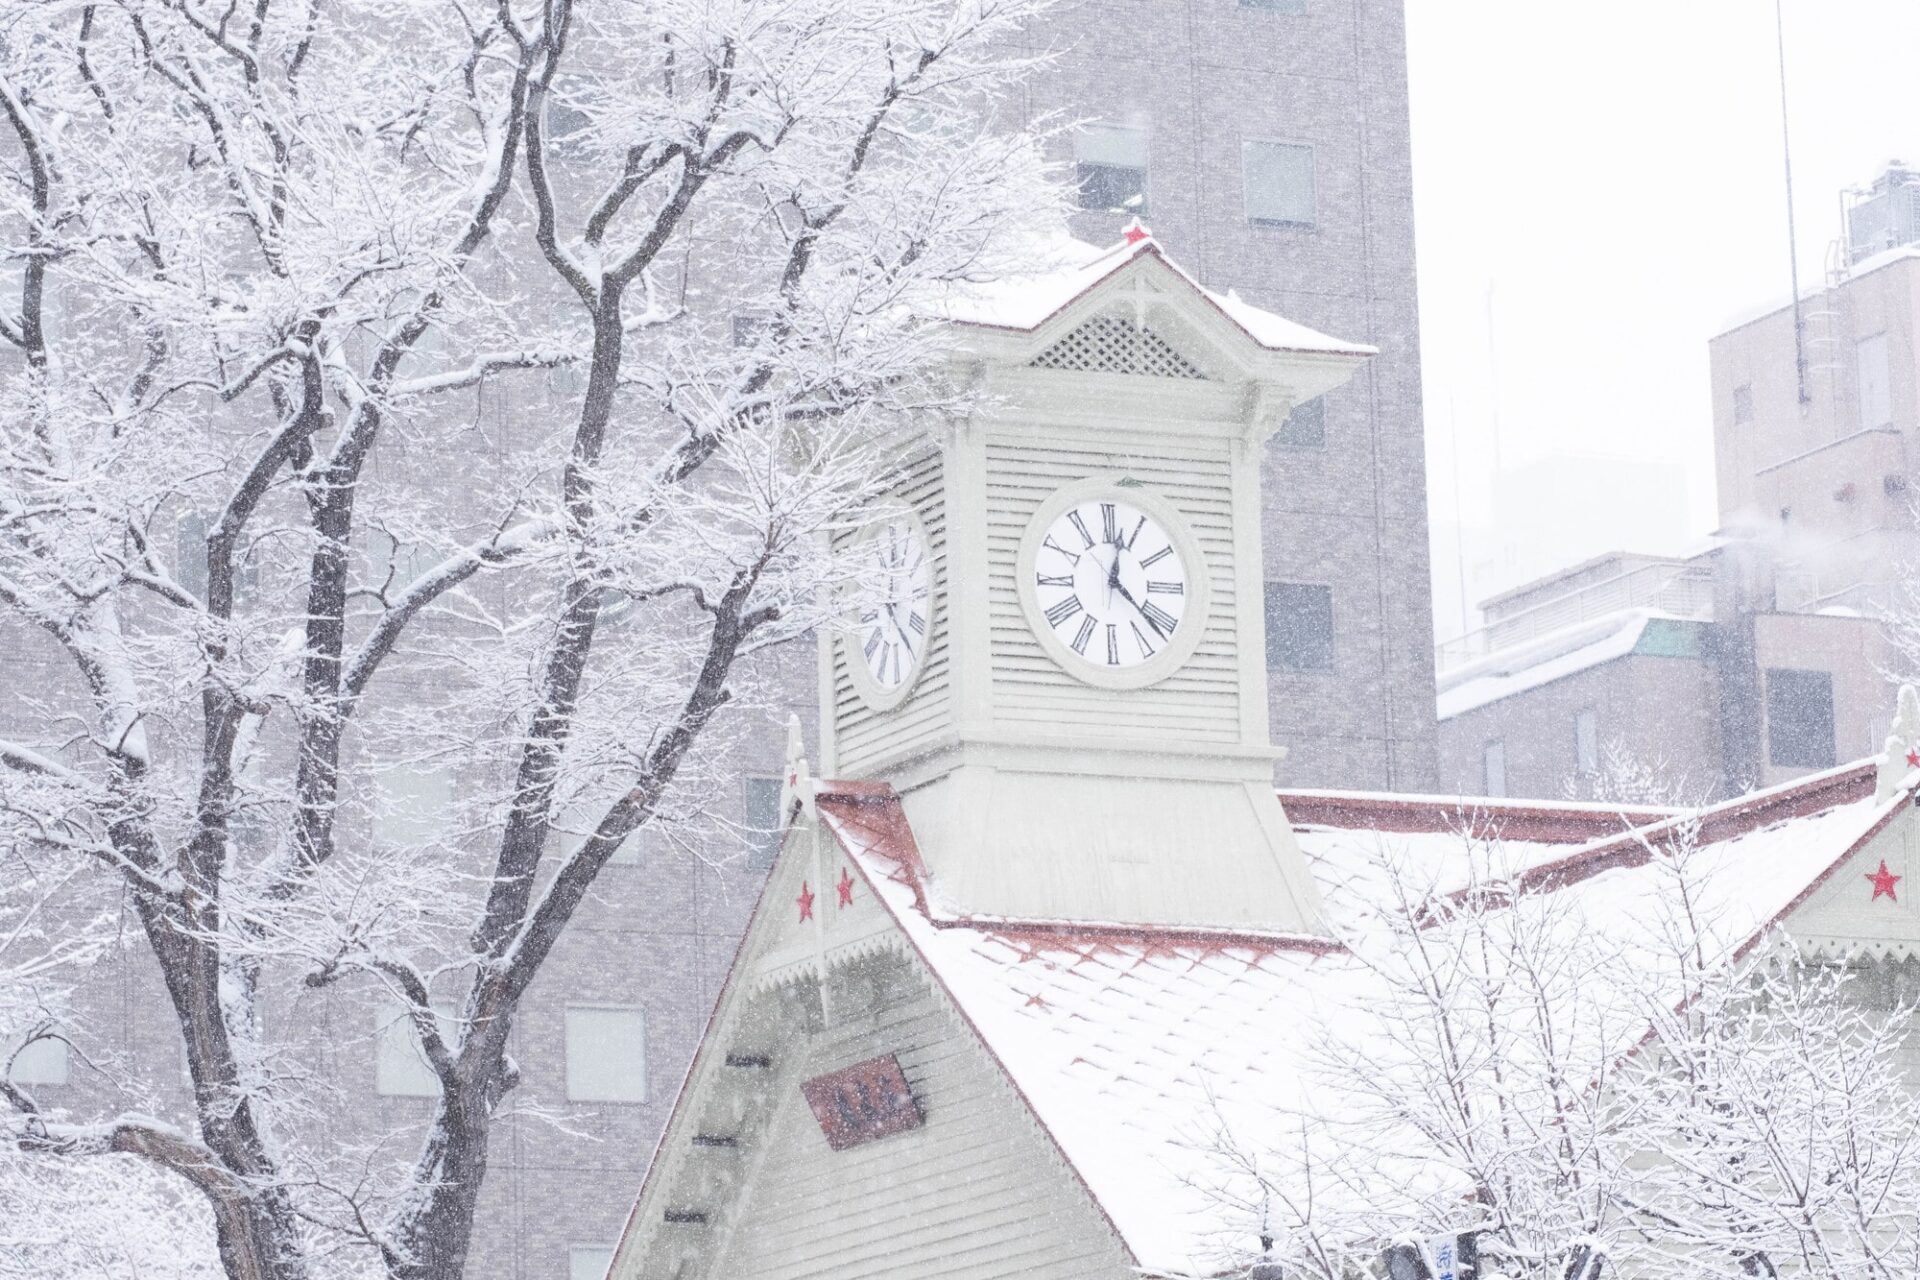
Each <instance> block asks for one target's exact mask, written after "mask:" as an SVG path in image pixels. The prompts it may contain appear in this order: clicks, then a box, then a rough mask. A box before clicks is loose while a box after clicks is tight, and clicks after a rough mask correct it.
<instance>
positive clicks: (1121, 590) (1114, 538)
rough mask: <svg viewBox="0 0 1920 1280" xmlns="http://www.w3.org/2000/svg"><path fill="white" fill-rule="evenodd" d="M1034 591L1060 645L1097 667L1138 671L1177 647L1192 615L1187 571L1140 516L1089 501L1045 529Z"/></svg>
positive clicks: (1115, 504) (1163, 534) (1114, 504)
mask: <svg viewBox="0 0 1920 1280" xmlns="http://www.w3.org/2000/svg"><path fill="white" fill-rule="evenodd" d="M1028 589H1029V590H1031V591H1032V592H1033V593H1034V596H1033V599H1034V603H1035V604H1037V605H1038V606H1039V613H1040V615H1041V617H1042V618H1044V619H1045V624H1046V626H1048V627H1049V628H1051V629H1052V631H1053V634H1054V635H1055V636H1056V637H1057V638H1058V639H1059V640H1060V642H1061V643H1062V644H1064V645H1066V646H1067V648H1069V649H1071V650H1072V651H1073V652H1074V653H1076V654H1078V655H1079V656H1080V657H1081V658H1082V659H1084V660H1085V661H1087V662H1089V663H1092V664H1093V665H1094V666H1096V667H1105V668H1109V669H1114V670H1118V669H1122V668H1126V667H1136V666H1139V665H1140V664H1141V663H1143V662H1146V661H1147V660H1149V659H1150V658H1153V657H1154V656H1155V655H1157V654H1159V653H1160V652H1161V651H1162V650H1164V649H1166V648H1167V646H1168V645H1169V644H1171V643H1172V642H1173V638H1174V635H1175V633H1176V632H1178V631H1179V629H1180V623H1181V619H1182V618H1184V617H1185V616H1186V612H1187V599H1188V589H1187V566H1186V562H1185V561H1184V560H1183V559H1182V558H1181V555H1180V550H1179V548H1178V547H1176V546H1175V545H1174V543H1173V539H1172V537H1170V536H1169V535H1168V533H1167V531H1166V530H1165V529H1163V528H1161V527H1160V525H1159V524H1158V523H1157V522H1155V521H1154V519H1153V517H1151V516H1149V515H1147V514H1146V513H1145V512H1143V511H1141V510H1140V509H1139V508H1137V507H1134V506H1130V505H1129V504H1128V503H1126V502H1124V501H1120V500H1118V499H1113V498H1089V499H1087V500H1086V501H1084V502H1080V503H1077V504H1075V505H1074V506H1071V507H1068V508H1067V509H1066V510H1065V511H1064V512H1062V513H1061V514H1060V516H1059V517H1058V518H1057V519H1055V520H1054V521H1053V523H1052V524H1050V525H1048V526H1047V531H1046V536H1045V537H1044V538H1043V539H1042V541H1041V543H1040V549H1039V552H1038V554H1037V555H1036V556H1035V557H1034V565H1033V581H1032V582H1031V583H1029V584H1028Z"/></svg>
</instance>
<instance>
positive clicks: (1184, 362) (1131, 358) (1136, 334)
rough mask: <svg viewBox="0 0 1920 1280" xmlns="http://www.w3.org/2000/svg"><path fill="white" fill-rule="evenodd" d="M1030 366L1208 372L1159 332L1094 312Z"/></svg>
mask: <svg viewBox="0 0 1920 1280" xmlns="http://www.w3.org/2000/svg"><path fill="white" fill-rule="evenodd" d="M1033 367H1034V368H1036V369H1070V370H1074V371H1076V372H1082V373H1129V374H1135V375H1138V376H1140V377H1145V378H1192V379H1196V380H1204V379H1205V378H1206V376H1207V375H1206V374H1204V373H1202V372H1200V370H1199V369H1198V368H1196V367H1195V366H1194V363H1193V362H1192V361H1191V360H1188V359H1187V358H1186V357H1185V356H1183V355H1181V354H1180V353H1179V352H1178V351H1175V350H1174V349H1173V348H1172V347H1170V346H1168V345H1167V342H1166V340H1165V339H1164V338H1162V337H1161V336H1160V335H1159V334H1157V333H1154V332H1152V331H1151V330H1148V329H1143V328H1141V327H1140V326H1139V325H1137V324H1135V323H1133V321H1131V320H1127V319H1123V318H1122V317H1120V316H1095V317H1094V318H1093V319H1091V320H1089V321H1087V322H1086V323H1085V324H1083V325H1081V326H1080V327H1079V328H1078V329H1075V330H1074V331H1073V332H1072V333H1069V334H1068V335H1067V336H1066V337H1064V338H1062V339H1060V341H1058V342H1056V343H1054V344H1053V345H1052V346H1050V347H1048V348H1047V349H1046V350H1045V351H1042V352H1041V353H1040V354H1039V355H1038V356H1036V357H1035V358H1034V361H1033Z"/></svg>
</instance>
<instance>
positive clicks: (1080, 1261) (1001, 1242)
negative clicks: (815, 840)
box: [706, 957, 1131, 1280]
mask: <svg viewBox="0 0 1920 1280" xmlns="http://www.w3.org/2000/svg"><path fill="white" fill-rule="evenodd" d="M874 963H883V964H885V965H887V966H888V967H889V968H890V969H891V974H890V975H889V976H890V977H891V978H892V980H891V981H876V982H874V983H873V984H872V985H871V986H868V985H867V984H866V983H864V982H863V983H860V984H859V985H857V986H853V987H850V988H849V989H847V990H845V991H837V992H836V993H835V994H836V995H838V996H839V999H838V1000H836V1001H835V1002H834V1003H835V1004H836V1005H837V1006H839V1007H841V1008H843V1009H846V1010H848V1011H849V1014H850V1016H848V1018H847V1020H846V1021H844V1022H841V1023H840V1024H839V1025H837V1026H834V1027H832V1028H829V1029H828V1030H825V1031H821V1032H816V1033H814V1034H812V1035H811V1036H808V1037H806V1039H805V1040H804V1041H803V1042H799V1043H795V1044H793V1045H791V1046H790V1047H789V1048H788V1050H787V1052H788V1053H790V1054H791V1053H795V1052H797V1053H799V1054H800V1055H801V1060H800V1061H799V1062H798V1063H794V1064H789V1065H786V1066H785V1067H784V1068H783V1069H782V1071H781V1073H780V1084H779V1088H780V1089H781V1091H782V1092H781V1096H780V1097H779V1098H778V1099H777V1100H776V1101H775V1104H774V1113H773V1117H772V1119H771V1122H770V1127H769V1130H768V1133H767V1136H766V1138H765V1141H766V1142H767V1143H768V1144H769V1145H768V1149H767V1153H766V1158H765V1161H764V1163H762V1164H761V1165H760V1166H759V1169H758V1171H757V1174H756V1176H755V1177H754V1178H753V1184H752V1188H751V1190H750V1192H749V1195H748V1200H747V1202H746V1204H745V1206H744V1207H743V1208H742V1209H741V1211H740V1213H741V1216H740V1218H739V1220H738V1225H737V1226H734V1227H733V1228H732V1229H731V1230H729V1232H728V1244H727V1248H726V1254H725V1256H723V1257H722V1258H720V1259H718V1260H716V1263H717V1265H714V1266H712V1267H711V1269H709V1270H708V1271H707V1273H706V1274H707V1275H709V1276H716V1277H718V1276H745V1275H751V1276H754V1277H756V1278H762V1277H764V1278H765V1280H805V1278H808V1277H829V1276H831V1277H833V1278H834V1280H861V1278H862V1277H882V1276H888V1277H897V1276H906V1275H911V1276H916V1277H939V1276H954V1277H963V1276H964V1277H969V1278H970V1280H986V1278H988V1277H997V1276H1009V1277H1010V1276H1020V1277H1031V1278H1033V1280H1092V1278H1094V1277H1100V1278H1102V1280H1119V1278H1120V1277H1122V1276H1129V1275H1130V1274H1131V1272H1130V1269H1129V1267H1128V1265H1127V1260H1126V1254H1125V1252H1124V1251H1123V1249H1122V1248H1121V1246H1120V1244H1119V1242H1118V1240H1117V1239H1116V1237H1115V1236H1114V1235H1113V1232H1112V1229H1111V1228H1110V1227H1109V1226H1108V1225H1107V1223H1106V1220H1105V1219H1104V1218H1103V1217H1102V1216H1101V1215H1100V1213H1099V1211H1098V1209H1097V1208H1096V1207H1095V1206H1094V1204H1093V1202H1092V1200H1091V1198H1090V1197H1089V1196H1088V1195H1087V1194H1086V1192H1085V1191H1084V1189H1083V1188H1082V1187H1081V1186H1080V1184H1079V1183H1078V1181H1077V1180H1076V1179H1075V1177H1074V1175H1073V1174H1072V1173H1071V1172H1070V1171H1069V1170H1068V1169H1067V1168H1066V1167H1065V1165H1064V1164H1063V1163H1062V1161H1061V1160H1060V1158H1059V1156H1058V1155H1057V1153H1056V1152H1055V1150H1054V1148H1053V1146H1052V1144H1051V1143H1050V1142H1049V1141H1048V1140H1047V1139H1046V1137H1045V1136H1044V1135H1043V1134H1042V1133H1041V1132H1040V1131H1039V1130H1038V1129H1036V1128H1035V1127H1034V1124H1033V1122H1032V1121H1031V1119H1030V1118H1029V1117H1030V1113H1029V1112H1028V1111H1027V1110H1026V1108H1025V1106H1024V1104H1022V1103H1021V1102H1020V1101H1019V1099H1018V1098H1017V1097H1016V1096H1015V1095H1014V1093H1013V1091H1012V1089H1011V1088H1010V1087H1009V1086H1008V1085H1007V1083H1006V1081H1005V1079H1004V1077H1003V1076H1002V1075H1001V1074H1000V1072H999V1068H998V1067H997V1066H996V1065H995V1064H994V1063H993V1061H992V1060H991V1058H990V1057H989V1056H988V1055H987V1053H986V1051H985V1049H984V1048H983V1047H982V1046H981V1045H980V1043H979V1041H978V1040H977V1039H976V1038H975V1037H974V1036H973V1034H972V1033H971V1032H970V1031H969V1030H968V1029H967V1028H966V1026H965V1024H964V1023H963V1022H961V1021H960V1019H959V1018H958V1016H957V1015H956V1014H955V1013H954V1012H953V1010H952V1008H951V1005H950V1003H949V1002H948V1001H947V999H946V997H945V995H944V994H943V993H941V992H939V991H938V990H937V989H935V988H933V987H932V986H931V985H930V984H929V983H928V982H927V980H926V979H925V977H924V976H923V971H922V970H921V969H920V966H919V964H918V962H917V961H912V960H907V959H905V958H901V957H893V958H889V959H887V960H885V961H877V962H874ZM876 993H883V994H877V995H876ZM869 1002H871V1003H869ZM853 1011H857V1012H853ZM886 1053H892V1054H896V1055H897V1056H898V1057H899V1060H900V1065H901V1068H902V1070H903V1071H904V1072H905V1074H906V1077H907V1081H908V1083H909V1084H910V1085H911V1086H912V1089H913V1092H914V1096H915V1097H916V1098H917V1099H918V1100H919V1101H920V1104H921V1107H922V1109H923V1111H924V1113H925V1115H926V1123H925V1125H923V1126H922V1127H921V1128H919V1129H916V1130H913V1131H911V1132H908V1133H903V1134H896V1135H894V1136H893V1137H889V1138H881V1139H879V1140H877V1141H874V1142H869V1143H866V1144H865V1145H862V1146H858V1147H853V1148H851V1149H849V1150H846V1151H838V1152H836V1151H833V1150H831V1149H830V1148H829V1147H828V1146H827V1141H826V1138H825V1137H824V1136H823V1135H822V1134H821V1132H820V1127H819V1125H818V1124H817V1123H815V1121H814V1117H813V1113H812V1112H811V1111H810V1110H809V1109H808V1107H807V1104H806V1101H805V1099H804V1098H803V1097H802V1096H801V1093H800V1088H799V1081H800V1080H802V1079H807V1078H811V1077H812V1076H815V1075H819V1074H823V1073H825V1072H828V1071H834V1070H837V1069H839V1068H841V1067H844V1066H848V1065H851V1064H852V1063H855V1062H861V1061H864V1060H866V1059H868V1058H872V1057H877V1056H879V1055H881V1054H886Z"/></svg>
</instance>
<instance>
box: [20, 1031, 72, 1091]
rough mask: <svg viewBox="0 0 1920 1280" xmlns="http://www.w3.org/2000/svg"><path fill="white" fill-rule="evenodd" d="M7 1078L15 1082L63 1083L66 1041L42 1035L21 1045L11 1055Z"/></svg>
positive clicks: (65, 1079)
mask: <svg viewBox="0 0 1920 1280" xmlns="http://www.w3.org/2000/svg"><path fill="white" fill-rule="evenodd" d="M7 1078H8V1079H9V1080H11V1081H13V1083H15V1084H65V1083H66V1082H67V1042H66V1041H65V1040H55V1039H53V1038H52V1037H50V1036H42V1037H41V1038H40V1039H38V1040H34V1041H31V1042H29V1043H28V1044H26V1045H24V1046H22V1047H21V1048H20V1050H19V1051H18V1052H17V1053H15V1054H14V1055H13V1066H12V1068H11V1069H10V1070H9V1071H8V1072H7Z"/></svg>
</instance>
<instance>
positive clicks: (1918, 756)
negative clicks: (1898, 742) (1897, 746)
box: [1907, 747, 1920, 769]
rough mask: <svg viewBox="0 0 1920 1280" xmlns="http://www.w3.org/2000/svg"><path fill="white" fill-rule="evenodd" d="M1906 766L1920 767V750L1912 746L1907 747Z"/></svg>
mask: <svg viewBox="0 0 1920 1280" xmlns="http://www.w3.org/2000/svg"><path fill="white" fill-rule="evenodd" d="M1907 768H1909V769H1920V751H1916V750H1915V749H1914V748H1912V747H1908V748H1907Z"/></svg>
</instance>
